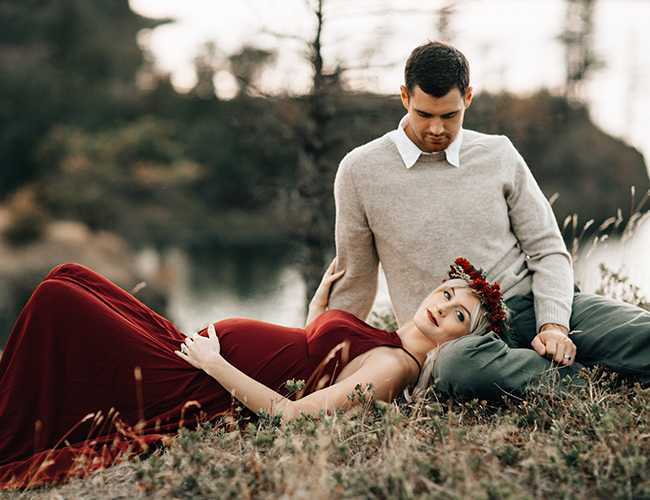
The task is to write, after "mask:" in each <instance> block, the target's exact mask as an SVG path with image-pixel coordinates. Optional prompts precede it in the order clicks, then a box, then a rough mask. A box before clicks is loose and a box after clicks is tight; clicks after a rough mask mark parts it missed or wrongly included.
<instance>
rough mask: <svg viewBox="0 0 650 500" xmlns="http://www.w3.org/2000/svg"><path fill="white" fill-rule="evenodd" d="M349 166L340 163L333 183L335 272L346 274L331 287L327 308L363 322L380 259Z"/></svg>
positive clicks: (350, 165) (367, 312) (346, 161)
mask: <svg viewBox="0 0 650 500" xmlns="http://www.w3.org/2000/svg"><path fill="white" fill-rule="evenodd" d="M351 163H352V162H351V161H348V159H346V158H344V159H343V161H342V162H341V165H340V166H339V170H338V172H337V174H336V179H335V181H334V199H335V203H336V231H335V237H336V255H337V261H338V262H337V270H340V269H345V274H344V275H343V277H342V278H341V279H340V280H338V281H337V282H336V283H334V286H333V287H332V292H331V294H330V300H329V308H330V309H342V310H344V311H348V312H350V313H352V314H354V315H355V316H356V317H358V318H360V319H365V318H367V317H368V314H370V310H371V309H372V306H373V304H374V301H375V296H376V294H377V278H378V269H379V257H378V256H377V250H376V248H375V240H374V236H373V233H372V230H371V229H370V226H369V224H368V219H367V217H366V214H365V211H364V208H363V205H362V203H361V201H360V200H359V197H358V194H357V191H356V188H355V185H354V179H353V174H352V171H351V169H352V164H351Z"/></svg>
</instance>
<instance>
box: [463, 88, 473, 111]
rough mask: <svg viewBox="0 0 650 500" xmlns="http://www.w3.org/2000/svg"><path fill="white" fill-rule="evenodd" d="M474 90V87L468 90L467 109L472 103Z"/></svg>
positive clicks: (466, 97)
mask: <svg viewBox="0 0 650 500" xmlns="http://www.w3.org/2000/svg"><path fill="white" fill-rule="evenodd" d="M473 90H474V89H473V88H472V87H470V88H468V89H467V95H466V96H465V109H467V108H469V105H470V104H471V103H472V97H473V94H472V92H473Z"/></svg>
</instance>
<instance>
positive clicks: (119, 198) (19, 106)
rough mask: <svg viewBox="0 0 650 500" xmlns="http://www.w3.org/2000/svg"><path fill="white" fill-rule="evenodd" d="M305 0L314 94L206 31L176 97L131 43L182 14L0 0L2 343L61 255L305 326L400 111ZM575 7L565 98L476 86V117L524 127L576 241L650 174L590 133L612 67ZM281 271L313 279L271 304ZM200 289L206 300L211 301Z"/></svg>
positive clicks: (523, 144) (583, 2) (440, 30)
mask: <svg viewBox="0 0 650 500" xmlns="http://www.w3.org/2000/svg"><path fill="white" fill-rule="evenodd" d="M305 1H306V2H307V3H308V4H309V5H310V7H311V9H312V12H313V16H314V20H315V23H314V26H315V30H314V32H313V34H312V36H311V37H309V38H307V39H304V40H302V42H301V43H303V44H304V57H305V58H306V60H307V61H308V63H309V65H310V68H311V75H312V76H311V88H310V89H309V90H308V91H307V92H304V93H300V94H295V93H294V94H292V93H289V92H286V93H282V92H280V93H274V94H273V95H269V94H266V93H265V92H264V91H263V90H261V88H260V86H259V81H260V78H261V76H262V75H263V73H264V71H265V70H266V69H268V68H270V67H273V64H274V60H275V58H276V56H277V54H276V53H274V52H273V51H272V50H268V49H265V48H260V47H256V46H253V45H244V46H242V47H241V49H240V50H239V51H237V52H234V53H232V54H227V55H225V56H224V55H223V54H219V53H218V51H217V49H216V47H215V45H214V44H212V43H206V44H205V45H204V46H203V48H202V50H201V52H199V53H197V54H196V58H195V59H194V66H195V72H196V84H195V85H194V87H193V88H192V89H191V90H190V91H189V92H183V93H181V92H178V91H177V90H176V89H175V88H174V86H173V85H172V82H171V78H170V75H169V74H167V73H164V72H161V71H159V70H158V69H157V68H156V64H155V58H154V56H153V55H152V53H151V52H150V51H149V50H147V47H146V45H143V44H142V43H138V40H141V39H142V33H145V34H146V33H148V32H149V30H152V29H154V28H155V27H156V26H159V25H161V24H164V23H169V22H172V20H170V19H162V20H160V19H158V20H155V19H149V18H145V17H143V16H141V15H138V14H136V13H135V12H134V11H133V10H132V9H131V7H130V5H129V2H128V0H49V1H48V0H0V204H1V206H0V231H1V235H2V237H1V241H0V344H2V345H4V341H5V340H6V338H7V337H8V334H9V332H10V329H11V327H12V325H13V322H14V321H15V319H16V317H17V315H18V313H19V311H20V309H21V308H22V306H23V305H24V303H25V302H26V300H27V298H28V297H29V294H30V293H31V291H32V290H33V288H34V286H35V285H36V284H37V283H38V282H39V281H40V280H42V279H43V277H44V276H45V275H46V273H47V272H48V271H49V270H50V269H51V268H52V267H53V266H55V265H57V264H61V263H64V262H68V261H76V262H80V263H82V264H85V265H87V266H89V267H91V268H93V269H94V270H96V271H98V272H100V273H102V274H105V275H106V276H107V277H109V278H110V279H112V280H113V281H115V282H117V283H118V284H119V285H120V286H122V287H124V288H125V289H127V290H130V291H133V292H134V293H136V296H138V297H139V298H141V299H142V300H143V301H144V302H145V303H147V304H148V305H150V306H151V307H153V308H154V309H155V310H157V311H158V312H160V313H161V314H163V315H166V316H168V317H170V318H171V319H172V320H173V321H175V322H176V323H177V324H180V326H181V327H182V328H186V329H196V328H199V327H201V326H203V324H202V323H201V322H207V321H208V320H211V321H214V320H216V319H218V317H215V315H216V316H219V314H220V313H221V311H220V310H219V309H218V307H219V306H217V305H215V303H217V302H219V301H220V302H221V304H224V303H226V302H229V301H231V298H229V297H230V296H226V295H219V293H217V292H216V288H218V286H224V287H229V288H230V289H231V290H234V291H235V295H239V296H242V297H250V298H252V300H251V301H249V302H246V303H245V304H244V306H243V307H244V310H242V311H241V312H238V311H237V310H236V309H231V310H228V315H247V316H249V317H254V316H253V315H254V313H255V311H252V310H248V309H254V308H257V309H264V308H265V307H266V308H268V309H270V310H274V311H275V312H276V316H275V317H274V320H275V321H277V322H284V323H292V322H293V323H297V322H298V321H299V320H298V319H296V318H300V317H301V316H302V314H303V307H304V298H305V297H306V296H307V295H308V294H309V293H310V291H311V290H312V289H313V288H314V287H315V284H316V283H317V282H318V280H319V279H320V276H321V273H322V271H323V269H324V268H325V267H326V265H327V263H328V262H329V259H331V258H332V257H333V253H334V242H333V225H334V206H333V196H332V184H333V179H334V175H335V172H336V168H337V165H338V162H339V161H340V160H341V159H342V158H343V156H344V155H345V154H346V153H347V152H348V151H350V150H351V149H353V148H354V147H356V146H358V145H360V144H362V143H364V142H367V141H368V140H371V139H373V138H375V137H377V136H380V135H382V134H384V133H386V132H388V131H389V130H391V129H393V128H395V127H396V124H397V123H398V121H399V119H400V118H401V117H402V116H403V114H404V109H403V107H402V105H401V102H400V101H399V99H398V98H397V96H396V95H383V94H377V93H370V92H362V91H359V90H352V89H351V88H350V87H349V85H348V84H347V81H346V68H345V67H341V66H338V65H334V66H331V65H327V64H325V63H324V61H323V56H322V50H323V45H322V43H323V41H322V38H321V34H322V29H323V27H324V26H325V25H326V23H327V22H328V17H327V16H326V15H325V14H326V13H327V6H328V2H327V1H325V0H305ZM455 3H456V2H448V5H446V7H444V8H440V9H438V10H436V12H435V14H436V16H437V19H438V21H437V24H436V26H435V27H434V28H432V30H431V35H430V38H431V39H443V40H445V39H450V38H452V36H451V32H450V30H449V26H450V20H451V18H452V17H453V14H454V9H453V5H454V4H455ZM565 3H566V9H567V21H566V26H565V29H564V31H563V32H562V33H558V37H560V38H561V39H562V43H563V44H564V45H565V52H566V56H565V64H566V85H565V88H564V89H563V92H561V93H558V92H554V93H551V92H549V91H548V90H539V91H538V92H536V93H534V94H530V95H526V96H515V95H509V94H501V93H500V94H490V93H486V92H481V93H479V94H478V95H477V96H476V97H475V100H474V102H473V104H472V106H471V108H470V110H469V111H468V114H467V116H466V122H465V126H466V127H467V128H471V129H475V130H479V131H484V132H488V133H497V134H505V135H508V136H509V137H510V138H511V139H512V141H513V142H514V144H515V146H516V147H517V148H518V149H519V151H520V152H521V153H522V155H523V156H524V158H525V159H526V161H527V162H528V164H529V165H530V167H531V170H532V171H533V173H534V175H535V176H536V178H537V179H538V182H539V183H540V185H541V187H542V189H543V191H544V193H545V194H546V195H547V197H549V198H553V200H554V204H553V207H554V210H555V213H556V217H557V219H558V221H559V224H560V226H564V225H565V224H564V223H565V220H566V219H567V218H571V217H572V216H573V215H574V214H577V217H578V220H579V221H581V225H580V226H575V225H574V224H573V220H572V219H571V220H572V222H571V223H570V224H569V227H568V228H567V230H566V232H565V234H566V235H567V240H568V241H569V242H571V239H572V237H573V236H574V235H575V231H576V229H575V227H578V231H580V230H581V227H582V224H584V223H586V222H587V221H588V220H590V219H593V220H594V223H593V225H592V226H591V229H589V230H588V231H587V232H588V233H592V232H594V231H595V230H596V229H597V228H598V226H599V225H600V224H602V223H603V222H605V221H607V220H608V219H609V218H610V217H612V215H614V216H616V214H617V210H619V209H622V212H620V217H622V218H623V219H625V218H628V217H629V216H630V215H631V213H632V212H634V211H635V210H636V208H637V206H639V208H640V209H641V210H642V211H643V205H642V203H641V202H642V199H643V196H644V194H645V193H646V191H647V190H648V188H650V182H649V180H648V175H647V170H646V165H645V162H644V158H643V156H642V155H641V154H640V153H639V152H638V151H637V150H636V149H634V148H632V147H631V146H629V145H627V144H625V143H624V142H623V141H622V140H620V139H617V138H614V137H612V136H610V135H608V134H606V133H605V132H603V131H602V130H600V129H599V128H598V127H596V126H595V125H594V124H593V123H592V121H591V120H590V115H589V109H588V107H587V105H586V104H585V103H584V102H582V101H581V100H580V94H579V89H580V85H581V83H582V82H583V81H584V80H585V79H587V78H589V77H590V76H591V75H592V73H594V72H597V70H598V66H599V60H598V57H597V54H595V53H594V51H593V48H592V46H591V43H592V37H593V23H592V16H593V10H594V8H595V6H596V4H597V1H596V0H566V2H565ZM452 41H453V40H452ZM407 55H408V54H404V58H406V56H407ZM471 62H472V61H470V63H471ZM224 70H225V71H228V72H229V73H230V74H231V75H232V77H233V81H235V82H236V85H237V91H236V93H235V95H234V96H232V98H229V99H222V98H220V97H218V95H217V92H215V83H214V82H215V77H216V75H217V73H218V72H223V71H224ZM632 186H634V187H635V191H636V195H635V197H634V198H633V197H632V196H631V194H630V193H631V187H632ZM556 193H557V194H559V196H554V195H555V194H556ZM630 206H632V207H633V208H632V209H630V208H629V207H630ZM574 226H575V227H574ZM188 256H190V257H188ZM188 259H189V262H188ZM188 275H191V276H189V277H188ZM287 282H300V283H301V284H300V285H299V286H298V287H297V288H296V287H294V288H292V289H291V291H290V292H286V294H289V295H291V297H287V296H286V294H285V295H284V296H282V297H279V298H278V300H279V301H280V302H273V303H268V304H263V303H262V302H263V301H262V299H260V294H265V293H270V291H272V290H273V289H276V288H277V286H278V283H280V284H283V283H287ZM145 283H146V286H144V285H145ZM217 284H218V285H217ZM188 287H189V288H192V290H188ZM274 287H275V288H274ZM283 293H284V292H283ZM280 295H282V294H280ZM201 300H204V301H205V302H206V303H210V304H211V305H209V306H208V305H206V306H205V310H204V311H203V312H201V313H199V312H197V310H196V308H195V306H197V303H198V302H200V301H201ZM287 300H289V301H293V302H291V303H292V304H294V305H293V306H287V305H286V304H287ZM290 307H292V308H293V309H295V311H286V309H287V308H290ZM233 311H234V312H233ZM247 312H248V314H247ZM283 313H286V314H288V315H289V316H286V317H285V316H282V314H283Z"/></svg>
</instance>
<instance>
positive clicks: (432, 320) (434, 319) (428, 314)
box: [427, 309, 438, 326]
mask: <svg viewBox="0 0 650 500" xmlns="http://www.w3.org/2000/svg"><path fill="white" fill-rule="evenodd" d="M427 316H428V317H429V321H431V323H433V324H434V325H436V326H438V322H437V321H436V317H435V316H434V315H433V313H432V312H431V311H430V310H429V309H427Z"/></svg>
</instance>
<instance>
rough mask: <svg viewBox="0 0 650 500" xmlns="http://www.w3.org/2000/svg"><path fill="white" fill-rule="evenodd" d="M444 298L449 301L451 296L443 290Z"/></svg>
mask: <svg viewBox="0 0 650 500" xmlns="http://www.w3.org/2000/svg"><path fill="white" fill-rule="evenodd" d="M444 296H445V299H447V300H451V294H450V293H449V292H448V291H446V290H445V292H444Z"/></svg>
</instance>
